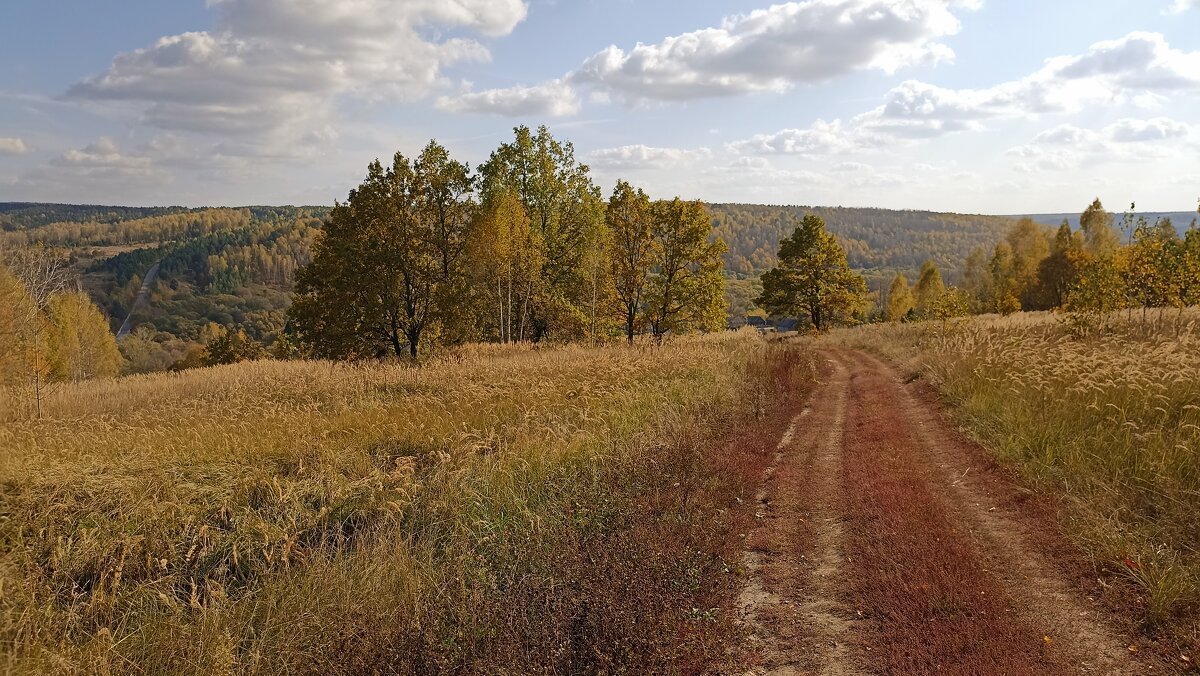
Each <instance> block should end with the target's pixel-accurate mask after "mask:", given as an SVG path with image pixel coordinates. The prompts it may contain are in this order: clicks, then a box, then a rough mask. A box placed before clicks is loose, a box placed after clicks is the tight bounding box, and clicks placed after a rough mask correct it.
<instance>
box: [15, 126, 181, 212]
mask: <svg viewBox="0 0 1200 676" xmlns="http://www.w3.org/2000/svg"><path fill="white" fill-rule="evenodd" d="M171 180H172V177H171V175H170V174H169V173H168V172H166V171H163V170H162V169H161V168H159V167H158V166H156V164H155V162H154V160H153V159H152V158H151V157H150V156H148V155H146V154H144V153H141V152H137V151H133V152H130V151H125V150H122V149H121V148H120V147H119V146H118V145H117V143H116V142H115V141H114V140H113V139H111V138H108V137H101V138H100V139H99V140H97V141H96V142H95V143H92V144H90V145H87V146H85V147H83V148H76V149H72V150H68V151H67V152H65V153H63V154H61V155H59V156H57V157H55V158H53V159H51V160H50V162H49V163H48V164H46V165H43V166H41V167H36V168H34V169H31V170H29V171H27V172H26V173H24V174H22V175H21V176H19V177H17V180H16V181H15V183H14V186H15V187H16V188H17V189H18V190H19V191H20V194H22V195H24V196H26V197H28V198H29V199H34V200H46V201H72V202H81V201H88V202H93V203H104V204H107V203H111V202H114V201H118V200H117V199H116V198H114V192H115V191H120V194H121V197H120V200H126V199H130V198H129V196H130V195H134V196H135V198H136V199H145V200H147V201H156V195H158V194H159V193H160V191H161V188H162V186H164V185H166V184H169V183H170V182H171Z"/></svg>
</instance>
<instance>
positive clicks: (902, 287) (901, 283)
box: [887, 275, 916, 322]
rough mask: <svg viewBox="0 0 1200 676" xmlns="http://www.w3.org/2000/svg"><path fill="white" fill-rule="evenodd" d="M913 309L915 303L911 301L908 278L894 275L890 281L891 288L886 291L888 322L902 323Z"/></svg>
mask: <svg viewBox="0 0 1200 676" xmlns="http://www.w3.org/2000/svg"><path fill="white" fill-rule="evenodd" d="M915 307H916V301H915V300H914V299H913V294H912V289H911V288H909V286H908V278H907V277H905V276H904V275H896V277H895V278H894V279H893V280H892V286H891V287H890V288H889V289H888V297H887V318H888V321H890V322H899V321H903V320H904V318H905V317H907V316H908V313H909V312H911V311H912V310H913V308H915Z"/></svg>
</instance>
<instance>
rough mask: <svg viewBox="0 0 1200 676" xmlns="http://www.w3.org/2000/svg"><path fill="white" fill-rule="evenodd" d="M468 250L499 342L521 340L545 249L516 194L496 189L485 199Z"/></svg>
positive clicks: (527, 326)
mask: <svg viewBox="0 0 1200 676" xmlns="http://www.w3.org/2000/svg"><path fill="white" fill-rule="evenodd" d="M468 251H469V255H470V259H471V260H472V261H474V262H475V263H474V264H473V265H472V266H471V271H472V274H473V275H474V277H475V279H476V280H477V283H478V285H479V286H480V287H481V289H484V291H482V292H481V295H482V296H483V297H484V298H487V299H488V300H487V301H486V302H485V305H486V308H485V310H484V314H485V316H488V315H490V316H492V317H494V318H495V322H496V337H497V339H498V340H499V341H500V342H501V343H512V342H517V341H523V340H525V339H526V337H527V336H529V335H530V334H531V333H532V331H531V329H530V315H531V306H532V304H533V298H534V295H535V293H534V290H535V289H536V288H538V286H539V285H540V284H541V282H542V276H541V274H542V269H543V260H542V258H543V256H544V255H545V249H544V247H543V246H542V241H541V238H540V236H539V233H538V232H537V231H536V230H534V228H533V226H532V223H530V220H529V214H528V212H527V211H525V206H524V205H523V204H522V203H521V199H520V197H519V196H518V195H517V193H516V192H515V191H512V190H497V191H493V192H491V193H490V194H488V195H487V196H486V197H485V198H484V201H483V205H482V208H481V210H480V214H479V217H478V220H477V222H476V224H475V226H474V227H473V228H472V232H471V237H470V240H469V245H468ZM492 313H494V314H492Z"/></svg>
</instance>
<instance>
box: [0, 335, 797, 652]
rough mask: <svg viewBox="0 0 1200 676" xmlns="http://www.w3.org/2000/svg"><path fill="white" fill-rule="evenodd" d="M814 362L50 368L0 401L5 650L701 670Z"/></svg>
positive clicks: (476, 361) (687, 356)
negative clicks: (113, 373) (27, 392)
mask: <svg viewBox="0 0 1200 676" xmlns="http://www.w3.org/2000/svg"><path fill="white" fill-rule="evenodd" d="M813 373H814V365H813V361H812V359H811V358H809V357H808V356H807V355H806V354H805V353H802V352H801V351H799V350H797V349H794V348H793V349H785V348H779V347H774V348H767V347H765V346H764V345H763V344H762V343H761V342H760V341H759V340H758V339H757V338H756V337H753V336H750V335H746V334H737V335H726V336H717V337H710V338H706V339H697V340H687V341H679V342H677V343H674V344H671V345H668V346H665V347H661V348H651V349H600V348H597V349H587V348H582V347H568V348H559V349H544V350H534V349H524V348H520V349H518V348H498V347H490V348H485V347H480V348H469V349H466V350H463V351H461V352H458V353H456V354H455V355H453V356H452V357H450V358H448V359H446V360H444V361H441V362H438V363H436V364H433V365H430V366H429V367H426V368H422V369H417V370H414V369H408V368H402V367H369V368H368V367H352V366H342V365H333V364H325V363H255V364H246V365H238V366H233V367H225V368H218V369H208V370H203V371H198V372H188V373H184V374H179V375H161V376H151V377H134V378H126V379H122V380H119V381H115V382H108V383H88V384H83V385H79V386H76V387H71V388H64V389H62V390H59V391H57V392H55V393H54V395H53V400H52V401H50V402H49V404H48V407H49V410H50V411H51V412H52V415H51V418H50V419H47V420H42V421H22V420H17V419H8V420H3V422H2V423H0V443H2V444H3V445H4V447H5V448H6V453H5V454H4V455H3V457H0V584H2V585H3V586H2V587H0V668H4V669H5V670H6V671H10V672H12V671H20V672H42V673H72V672H74V673H96V672H122V673H128V672H134V673H168V672H169V673H235V672H236V673H279V672H290V673H324V674H337V673H364V672H379V673H412V672H430V671H439V672H440V671H457V672H485V671H486V672H489V673H497V672H521V673H563V672H599V671H603V672H619V671H632V672H639V671H642V672H644V671H646V670H654V671H661V670H663V669H664V668H667V669H670V670H673V671H677V672H683V673H686V672H694V671H697V670H700V669H701V668H702V667H703V665H705V664H708V663H710V662H712V661H713V660H716V659H719V658H720V656H721V654H722V651H723V650H724V646H725V643H724V640H725V639H727V638H728V636H729V635H730V632H733V631H734V630H735V627H734V623H733V620H732V617H731V616H730V613H728V612H727V610H728V608H729V607H730V604H731V598H732V592H733V590H734V589H735V588H736V586H737V585H738V580H737V578H736V575H734V574H733V571H734V570H736V564H735V563H733V562H736V561H737V560H738V557H739V555H740V549H741V543H740V539H739V537H738V534H739V533H744V532H746V528H745V523H746V520H747V519H752V518H753V515H752V514H747V513H746V511H745V509H744V508H738V504H739V500H738V498H741V503H742V504H745V505H750V504H751V503H752V502H753V501H752V500H750V499H748V498H749V496H752V495H753V491H754V489H755V487H756V485H757V482H758V480H759V479H760V477H761V472H762V468H763V467H764V466H765V463H766V462H768V461H769V457H770V451H771V449H772V448H773V446H774V439H773V437H772V435H774V433H775V432H776V431H777V430H778V429H779V428H781V427H782V426H783V425H784V424H785V423H786V420H787V408H788V406H790V405H791V402H792V401H793V398H794V397H796V396H802V394H803V391H804V389H805V386H806V384H807V383H809V382H810V381H811V380H812V378H813ZM764 440H765V441H764ZM664 665H665V666H664Z"/></svg>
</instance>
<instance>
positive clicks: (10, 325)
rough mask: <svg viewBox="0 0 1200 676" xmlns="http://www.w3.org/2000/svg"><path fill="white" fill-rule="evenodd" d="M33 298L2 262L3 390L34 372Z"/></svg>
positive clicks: (0, 347) (0, 372)
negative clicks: (30, 323)
mask: <svg viewBox="0 0 1200 676" xmlns="http://www.w3.org/2000/svg"><path fill="white" fill-rule="evenodd" d="M34 318H35V311H34V303H33V298H31V297H30V296H29V293H28V292H27V291H26V290H25V287H24V286H23V285H22V284H21V281H20V280H19V279H17V277H16V275H14V274H12V272H11V271H9V269H8V267H7V266H5V265H3V264H2V263H0V390H2V389H3V388H4V387H5V386H10V387H11V386H16V385H19V384H21V383H24V382H25V380H26V378H27V377H28V376H29V375H31V374H32V373H33V361H32V358H33V345H32V344H31V342H30V341H31V339H32V338H33V335H34V332H33V330H32V327H30V326H29V322H31V321H33V320H34Z"/></svg>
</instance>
